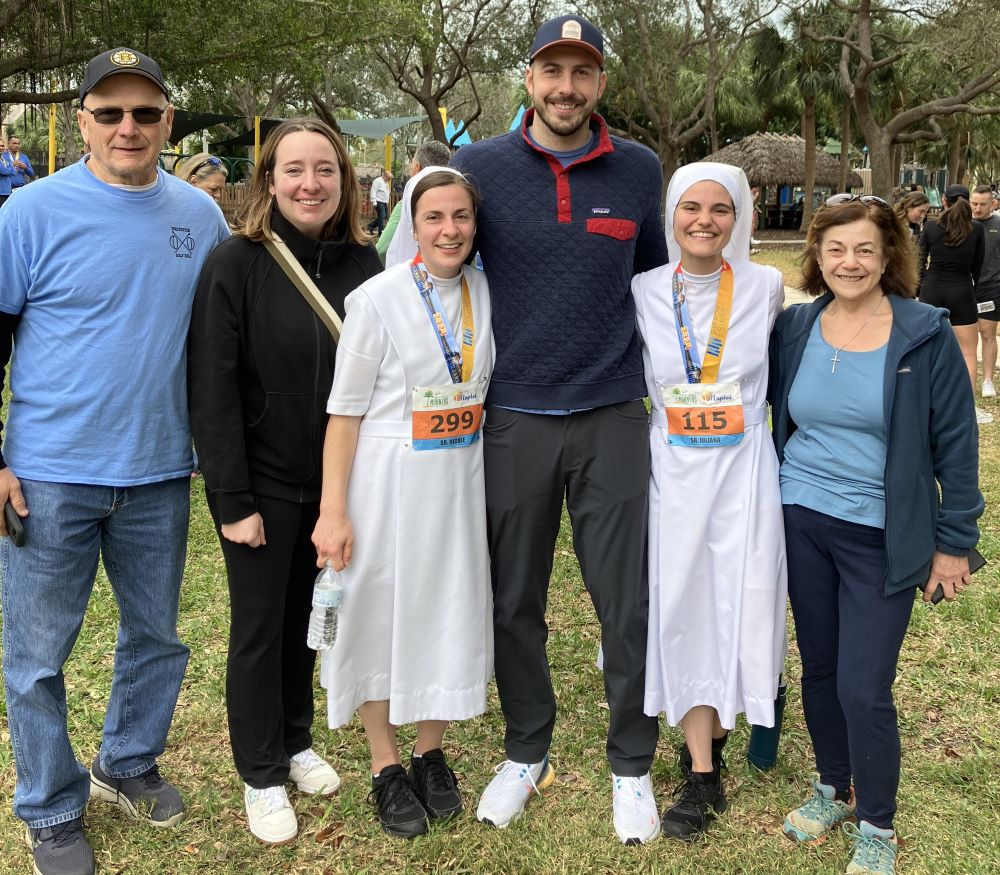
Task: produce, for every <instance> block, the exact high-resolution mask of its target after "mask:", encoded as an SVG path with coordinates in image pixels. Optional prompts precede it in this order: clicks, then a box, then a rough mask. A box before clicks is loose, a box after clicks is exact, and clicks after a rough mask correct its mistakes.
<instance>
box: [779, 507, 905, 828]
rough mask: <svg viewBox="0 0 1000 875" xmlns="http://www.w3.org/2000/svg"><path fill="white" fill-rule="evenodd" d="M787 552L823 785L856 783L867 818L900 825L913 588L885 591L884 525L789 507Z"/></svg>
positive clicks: (807, 708) (807, 709)
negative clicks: (904, 677) (899, 706)
mask: <svg viewBox="0 0 1000 875" xmlns="http://www.w3.org/2000/svg"><path fill="white" fill-rule="evenodd" d="M785 547H786V551H787V554H788V595H789V597H790V599H791V602H792V614H793V616H794V617H795V637H796V639H797V640H798V644H799V653H800V654H801V655H802V710H803V711H804V713H805V718H806V725H807V726H808V727H809V735H810V737H811V738H812V743H813V750H814V751H815V753H816V769H817V771H818V772H819V779H820V781H822V782H823V783H824V784H829V785H830V786H832V787H836V788H837V789H838V790H846V789H847V788H848V787H850V786H851V779H852V777H853V779H854V789H855V792H856V793H857V800H858V820H867V821H868V822H869V823H870V824H872V825H873V826H877V827H879V828H880V829H892V818H893V815H894V814H895V813H896V791H897V790H898V788H899V759H900V748H899V727H898V725H897V722H896V706H895V705H894V704H893V701H892V684H893V681H895V679H896V663H897V661H898V659H899V649H900V647H902V644H903V636H904V635H905V634H906V627H907V625H908V623H909V620H910V613H911V611H912V610H913V590H912V589H907V590H905V591H903V592H898V593H896V594H894V595H891V596H886V595H884V594H883V593H884V585H885V575H886V555H885V534H884V532H883V531H882V529H876V528H872V527H871V526H863V525H858V524H857V523H851V522H847V521H846V520H840V519H836V518H835V517H831V516H827V515H826V514H823V513H819V512H818V511H814V510H810V509H809V508H806V507H800V506H799V505H787V506H786V507H785Z"/></svg>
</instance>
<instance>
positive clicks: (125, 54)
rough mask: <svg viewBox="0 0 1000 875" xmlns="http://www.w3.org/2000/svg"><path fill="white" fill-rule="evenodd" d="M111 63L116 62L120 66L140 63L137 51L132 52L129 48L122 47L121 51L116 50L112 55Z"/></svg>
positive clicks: (131, 65) (132, 65)
mask: <svg viewBox="0 0 1000 875" xmlns="http://www.w3.org/2000/svg"><path fill="white" fill-rule="evenodd" d="M111 63H112V64H116V65H117V66H119V67H134V66H135V65H136V64H138V63H139V58H138V57H136V54H135V52H130V51H129V50H128V49H122V50H121V51H119V52H115V53H114V54H113V55H112V56H111Z"/></svg>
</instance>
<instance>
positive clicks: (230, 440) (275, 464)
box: [188, 209, 382, 523]
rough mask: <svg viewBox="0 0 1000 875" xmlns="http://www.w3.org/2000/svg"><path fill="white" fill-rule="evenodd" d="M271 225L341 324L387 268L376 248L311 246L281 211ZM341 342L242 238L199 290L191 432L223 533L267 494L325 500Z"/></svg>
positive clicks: (220, 254)
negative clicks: (347, 303) (355, 296)
mask: <svg viewBox="0 0 1000 875" xmlns="http://www.w3.org/2000/svg"><path fill="white" fill-rule="evenodd" d="M271 227H272V228H273V229H274V231H275V232H276V233H277V234H278V235H279V236H280V237H281V239H282V240H284V241H285V243H287V244H288V248H289V249H291V251H292V253H293V254H294V255H295V257H296V258H297V259H298V261H299V262H300V263H301V264H302V266H303V267H304V268H305V269H306V271H307V272H308V274H309V276H311V277H312V278H313V281H314V282H315V283H316V285H317V287H318V288H319V290H320V291H321V292H322V293H323V295H324V296H325V297H326V299H327V300H328V301H329V302H330V303H331V304H332V305H333V308H334V309H335V310H336V311H337V312H338V313H339V314H340V315H341V316H343V314H344V298H346V297H347V295H348V294H349V293H350V292H352V291H353V290H354V289H355V288H357V287H358V286H359V285H361V284H362V283H363V282H365V281H366V280H367V279H369V278H371V277H372V276H374V275H375V274H377V273H379V272H380V271H381V270H382V264H381V262H380V261H379V258H378V255H377V254H376V253H375V248H374V247H373V246H371V245H367V246H360V245H358V244H356V243H347V242H345V241H344V240H341V241H323V242H321V241H318V240H313V239H311V238H309V237H306V236H304V235H303V234H301V233H300V232H299V231H298V230H296V229H295V227H294V226H292V225H291V224H290V223H289V222H288V221H286V220H285V218H284V216H282V215H281V214H280V213H279V212H278V210H277V209H275V210H274V213H273V214H272V219H271ZM336 352H337V348H336V344H334V342H333V338H332V337H330V334H329V332H328V331H327V330H326V328H325V327H324V326H323V324H322V323H321V322H320V321H319V318H318V317H317V316H316V315H315V314H314V313H313V311H312V309H311V308H310V306H309V304H307V303H306V301H305V299H304V298H303V297H302V295H301V293H300V292H299V291H298V289H296V288H295V286H294V285H292V283H291V281H290V280H289V279H288V278H287V277H286V276H285V274H284V272H283V271H282V269H281V268H280V267H279V266H278V263H277V262H276V261H275V260H274V258H273V257H272V256H271V255H270V253H269V252H268V251H267V250H266V249H265V248H264V246H263V244H260V243H254V242H252V241H250V240H248V239H247V238H245V237H238V236H237V237H231V238H229V239H228V240H225V241H223V242H222V243H221V244H219V246H218V247H216V249H215V251H214V252H212V254H211V255H210V256H209V257H208V260H207V261H206V262H205V266H204V268H203V269H202V272H201V277H200V278H199V280H198V289H197V292H196V293H195V298H194V311H193V313H192V316H191V332H190V335H189V337H188V392H189V398H190V401H189V404H190V409H191V431H192V434H193V435H194V443H195V449H196V450H197V452H198V461H199V464H200V466H201V471H202V474H203V475H204V477H205V487H206V489H207V490H208V492H209V493H210V494H211V496H212V497H213V499H214V500H215V502H216V504H217V507H218V509H219V516H220V519H221V521H222V522H223V523H234V522H238V521H240V520H242V519H245V518H246V517H248V516H251V515H252V514H253V513H255V512H256V510H257V502H256V498H255V496H257V495H263V496H267V497H269V498H279V499H284V500H286V501H296V502H310V501H319V498H320V493H321V491H322V475H321V462H322V458H323V436H324V432H325V428H326V421H327V417H326V402H327V399H328V397H329V395H330V388H331V387H332V385H333V368H334V362H335V359H336Z"/></svg>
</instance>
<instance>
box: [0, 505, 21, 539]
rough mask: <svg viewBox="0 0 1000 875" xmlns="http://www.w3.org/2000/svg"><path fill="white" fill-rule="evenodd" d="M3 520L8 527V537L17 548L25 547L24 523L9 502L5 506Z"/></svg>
mask: <svg viewBox="0 0 1000 875" xmlns="http://www.w3.org/2000/svg"><path fill="white" fill-rule="evenodd" d="M3 519H4V523H5V524H6V526H7V537H8V538H10V542H11V543H12V544H13V545H14V546H15V547H23V546H24V523H22V522H21V518H20V517H19V516H18V515H17V511H16V510H14V505H12V504H11V503H10V502H9V501H8V502H7V503H6V504H5V505H4V506H3Z"/></svg>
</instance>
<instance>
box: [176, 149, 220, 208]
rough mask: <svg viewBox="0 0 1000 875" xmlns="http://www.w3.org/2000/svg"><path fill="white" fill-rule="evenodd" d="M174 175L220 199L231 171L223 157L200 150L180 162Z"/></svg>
mask: <svg viewBox="0 0 1000 875" xmlns="http://www.w3.org/2000/svg"><path fill="white" fill-rule="evenodd" d="M174 175H175V176H176V177H177V178H178V179H183V180H184V181H185V182H190V183H191V185H193V186H194V187H195V188H200V189H201V190H202V191H204V192H208V194H210V195H211V196H212V197H214V198H215V199H216V200H220V199H221V198H222V192H223V191H225V188H226V179H227V177H228V176H229V171H228V170H227V169H226V164H225V162H224V161H223V160H222V159H221V158H218V157H216V156H215V155H209V154H208V152H199V153H198V154H197V155H192V156H191V157H190V158H188V159H186V160H184V161H182V162H181V163H180V164H178V165H177V167H176V168H174Z"/></svg>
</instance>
